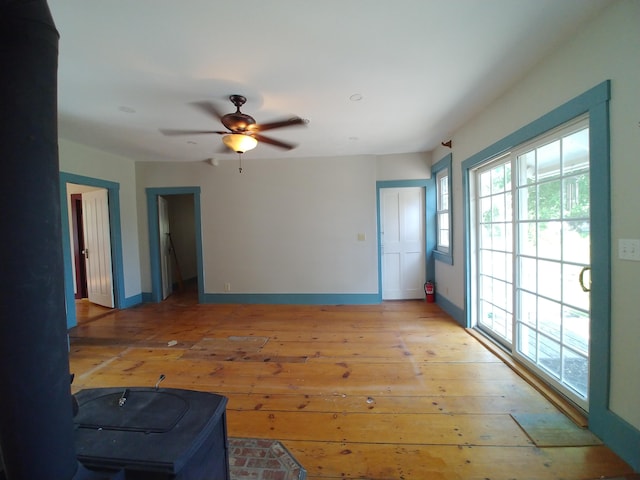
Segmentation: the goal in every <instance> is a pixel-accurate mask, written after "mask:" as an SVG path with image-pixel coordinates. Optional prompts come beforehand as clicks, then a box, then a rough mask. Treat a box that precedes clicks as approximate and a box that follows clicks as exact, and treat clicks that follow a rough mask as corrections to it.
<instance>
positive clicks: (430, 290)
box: [424, 281, 436, 303]
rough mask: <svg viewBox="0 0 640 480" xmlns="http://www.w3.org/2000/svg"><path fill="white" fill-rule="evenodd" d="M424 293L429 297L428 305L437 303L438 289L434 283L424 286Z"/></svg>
mask: <svg viewBox="0 0 640 480" xmlns="http://www.w3.org/2000/svg"><path fill="white" fill-rule="evenodd" d="M424 293H425V295H426V296H427V303H433V302H435V301H436V287H435V285H434V284H433V282H431V281H429V282H427V283H425V284H424Z"/></svg>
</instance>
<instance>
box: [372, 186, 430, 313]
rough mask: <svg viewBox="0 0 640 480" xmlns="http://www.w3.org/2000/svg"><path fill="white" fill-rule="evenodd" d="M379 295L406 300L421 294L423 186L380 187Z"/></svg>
mask: <svg viewBox="0 0 640 480" xmlns="http://www.w3.org/2000/svg"><path fill="white" fill-rule="evenodd" d="M380 225H381V231H380V236H381V243H382V298H383V299H384V300H407V299H415V298H422V297H423V296H424V282H425V275H426V272H425V242H424V235H425V223H424V189H423V188H421V187H406V188H383V189H381V190H380Z"/></svg>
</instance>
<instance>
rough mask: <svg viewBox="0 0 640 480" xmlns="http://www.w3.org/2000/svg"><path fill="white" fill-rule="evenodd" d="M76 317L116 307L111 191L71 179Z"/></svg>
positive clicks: (95, 315) (87, 317)
mask: <svg viewBox="0 0 640 480" xmlns="http://www.w3.org/2000/svg"><path fill="white" fill-rule="evenodd" d="M66 190H67V193H68V198H69V229H70V232H71V239H70V240H71V251H72V254H71V261H72V263H73V273H74V275H73V288H74V299H75V310H76V312H75V313H76V320H77V321H78V320H82V321H89V320H92V319H95V318H99V317H101V316H104V315H105V314H108V313H110V312H111V311H112V309H113V308H115V296H114V286H113V262H112V252H111V221H110V216H109V195H108V191H107V190H106V189H105V188H101V187H95V186H90V185H80V184H75V183H67V184H66Z"/></svg>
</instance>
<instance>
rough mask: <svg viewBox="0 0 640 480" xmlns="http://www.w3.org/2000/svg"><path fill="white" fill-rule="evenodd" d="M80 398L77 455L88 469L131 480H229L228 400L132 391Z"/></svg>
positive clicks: (195, 394)
mask: <svg viewBox="0 0 640 480" xmlns="http://www.w3.org/2000/svg"><path fill="white" fill-rule="evenodd" d="M76 398H77V401H78V406H79V408H78V414H77V415H76V416H75V418H74V425H75V446H76V452H77V455H78V460H79V461H80V463H81V464H83V465H84V466H85V467H87V468H88V469H91V470H94V471H96V472H105V473H106V472H118V471H121V472H124V478H125V479H127V480H170V479H176V480H229V457H228V452H227V427H226V413H225V409H226V404H227V399H226V398H225V397H223V396H221V395H216V394H213V393H206V392H196V391H191V390H180V389H171V388H141V387H135V388H134V387H131V388H94V389H87V390H82V391H80V392H78V393H77V394H76Z"/></svg>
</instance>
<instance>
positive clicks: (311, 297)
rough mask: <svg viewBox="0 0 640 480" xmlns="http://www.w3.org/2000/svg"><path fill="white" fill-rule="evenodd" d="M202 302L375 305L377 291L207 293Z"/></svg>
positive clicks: (377, 301)
mask: <svg viewBox="0 0 640 480" xmlns="http://www.w3.org/2000/svg"><path fill="white" fill-rule="evenodd" d="M203 299H204V302H202V303H237V304H271V305H375V304H378V303H381V301H382V300H381V298H380V295H379V294H377V293H326V294H325V293H205V294H204V295H203Z"/></svg>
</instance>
